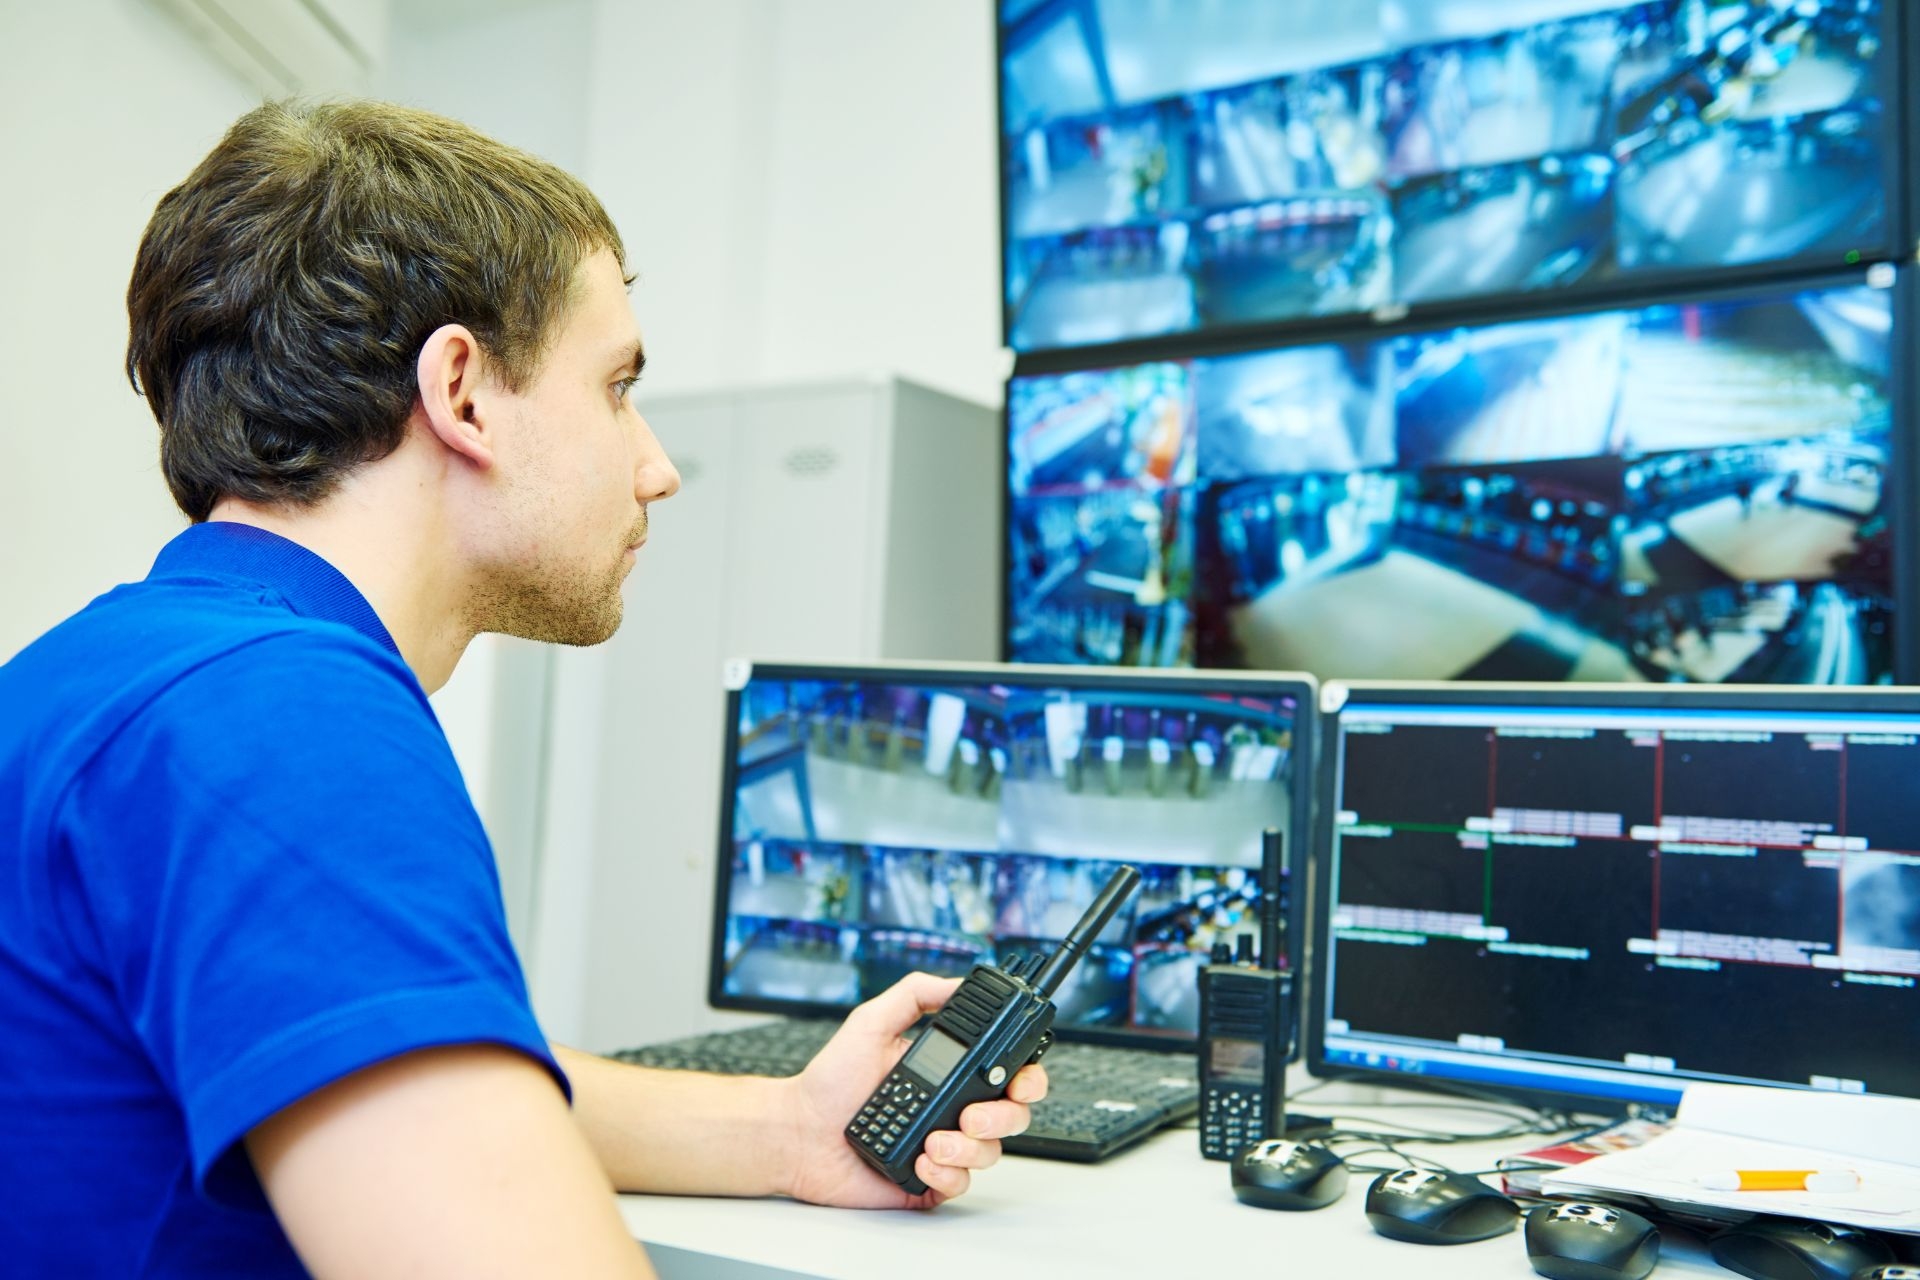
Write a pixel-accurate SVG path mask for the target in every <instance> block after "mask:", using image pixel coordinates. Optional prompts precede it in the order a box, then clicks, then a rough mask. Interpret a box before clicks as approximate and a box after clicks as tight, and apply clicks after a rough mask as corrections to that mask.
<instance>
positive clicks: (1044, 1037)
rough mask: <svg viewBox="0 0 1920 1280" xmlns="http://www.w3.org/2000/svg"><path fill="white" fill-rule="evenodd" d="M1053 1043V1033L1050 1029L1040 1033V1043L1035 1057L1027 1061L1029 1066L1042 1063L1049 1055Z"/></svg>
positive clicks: (1035, 1048)
mask: <svg viewBox="0 0 1920 1280" xmlns="http://www.w3.org/2000/svg"><path fill="white" fill-rule="evenodd" d="M1052 1043H1053V1031H1052V1029H1051V1028H1049V1029H1048V1030H1046V1031H1043V1032H1041V1033H1040V1043H1039V1044H1038V1045H1036V1046H1035V1047H1034V1050H1033V1056H1032V1057H1031V1058H1028V1059H1027V1062H1028V1063H1029V1064H1032V1063H1035V1062H1038V1061H1040V1059H1042V1058H1044V1057H1045V1056H1046V1054H1047V1047H1048V1046H1049V1045H1051V1044H1052Z"/></svg>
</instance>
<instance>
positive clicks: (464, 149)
mask: <svg viewBox="0 0 1920 1280" xmlns="http://www.w3.org/2000/svg"><path fill="white" fill-rule="evenodd" d="M601 249H610V250H612V252H613V253H614V255H615V256H616V257H621V258H623V259H624V250H623V248H622V246H621V243H620V233H619V232H618V231H616V230H615V229H614V226H613V222H612V220H611V219H609V218H608V217H607V213H606V210H605V209H603V208H601V206H600V202H599V201H598V200H596V199H595V198H594V197H593V193H592V192H590V191H588V190H587V189H586V187H585V186H584V185H582V184H581V183H580V182H579V181H578V180H577V179H575V178H574V177H572V176H571V175H569V174H567V173H565V172H563V171H561V170H560V169H558V168H555V167H554V166H553V165H551V164H548V163H547V162H546V161H544V160H541V159H538V158H537V157H535V156H531V155H529V154H527V153H526V152H524V151H519V150H516V149H515V148H513V147H509V146H505V145H503V144H502V143H498V142H495V141H493V140H492V139H491V138H488V137H485V136H484V135H482V134H480V133H478V132H476V131H474V130H473V129H470V128H468V127H467V126H465V125H463V124H460V123H458V122H456V121H453V120H448V119H446V118H444V117H442V116H436V115H433V114H430V113H428V112H425V111H416V110H413V109H411V108H407V107H400V106H395V105H392V104H390V103H384V102H330V103H284V102H283V103H269V104H267V105H265V106H262V107H259V108H257V109H255V110H253V111H250V112H248V113H247V114H246V115H244V116H242V117H241V118H240V120H239V121H238V122H237V123H236V124H235V125H234V126H233V127H232V128H231V129H229V130H228V131H227V135H226V136H225V137H224V138H222V139H221V140H220V143H219V145H218V146H216V147H215V148H214V149H213V151H212V152H211V153H210V154H209V155H208V156H207V158H206V159H204V160H202V161H201V162H200V164H199V167H197V168H196V169H194V171H193V172H192V173H191V174H189V175H188V177H187V180H186V181H185V182H183V183H181V184H180V185H179V186H178V187H175V188H174V189H173V190H172V191H169V192H168V193H167V194H166V195H165V196H164V197H163V198H162V199H161V201H160V204H159V207H158V208H157V209H155V210H154V214H153V219H152V221H150V222H149V223H148V224H147V230H146V234H145V235H144V236H143V237H142V238H141V241H140V252H139V254H138V255H137V257H136V258H135V260H134V268H133V280H132V282H131V283H130V284H129V285H128V287H127V315H128V320H129V321H130V334H129V337H128V341H127V376H128V378H129V379H130V380H131V381H132V382H133V385H134V388H135V390H137V391H139V392H141V393H142V394H144V395H145V396H146V397H147V402H148V404H149V406H150V407H151V408H152V409H153V416H154V417H155V418H156V419H158V420H159V423H160V465H161V470H162V471H163V472H164V473H165V475H166V478H167V486H168V488H170V489H171V490H172V491H173V497H174V501H175V502H177V503H179V504H180V509H181V510H182V511H185V512H186V513H187V516H188V518H189V519H191V520H194V521H196V522H197V521H201V520H205V519H206V518H207V515H208V513H209V512H211V511H212V510H213V507H214V504H215V503H216V502H218V501H219V500H220V499H221V498H224V497H237V498H244V499H247V500H248V501H252V502H260V503H268V504H279V503H292V504H295V505H310V504H312V503H314V502H317V501H319V500H321V499H322V498H324V497H326V496H327V494H328V493H329V492H331V491H332V489H333V488H334V486H335V485H336V484H337V483H338V482H339V480H340V478H341V477H342V476H344V475H345V474H346V473H347V472H349V471H351V470H352V469H353V468H354V467H357V466H359V465H361V464H362V463H366V462H372V461H375V460H377V459H380V458H384V457H386V456H387V455H388V454H390V453H392V452H393V451H394V450H395V449H397V448H399V446H400V442H401V440H402V438H403V435H404V428H405V423H406V418H407V415H408V414H409V413H410V412H411V411H412V408H413V404H414V402H415V400H416V398H417V389H416V372H415V369H416V362H417V360H418V357H419V354H420V347H421V345H422V344H423V343H424V342H425V341H426V339H427V337H428V336H429V335H430V334H431V333H432V332H433V331H434V330H435V329H437V328H439V327H440V326H441V325H444V324H452V323H457V324H463V325H465V326H467V327H468V328H469V329H471V330H472V331H473V333H474V336H475V337H476V338H477V339H478V340H479V342H480V344H481V346H482V348H484V349H485V350H486V351H487V352H488V354H489V355H491V356H492V357H493V358H494V359H495V361H497V363H498V366H499V370H500V374H501V377H502V379H503V381H505V382H506V383H507V384H508V385H509V386H510V387H513V388H515V389H518V388H519V387H521V386H522V385H524V383H525V382H526V381H527V380H529V379H531V377H532V376H533V375H534V374H535V373H536V372H537V371H538V368H539V363H540V359H541V357H542V355H543V354H544V352H545V349H546V344H547V340H548V339H549V338H550V337H551V335H552V331H553V328H554V324H555V321H556V320H557V319H559V317H560V316H561V315H562V313H563V312H564V311H565V309H566V306H567V303H568V301H569V300H570V298H571V296H572V288H573V282H574V273H575V271H576V270H577V269H578V267H579V265H580V263H581V261H582V260H583V259H585V258H586V257H588V256H590V255H591V254H593V253H595V252H597V251H599V250H601Z"/></svg>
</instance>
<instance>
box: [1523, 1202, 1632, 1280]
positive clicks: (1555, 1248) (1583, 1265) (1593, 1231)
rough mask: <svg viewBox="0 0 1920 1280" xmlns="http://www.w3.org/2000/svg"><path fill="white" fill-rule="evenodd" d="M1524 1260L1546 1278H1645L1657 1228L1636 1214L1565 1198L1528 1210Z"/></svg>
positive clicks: (1590, 1279) (1608, 1206)
mask: <svg viewBox="0 0 1920 1280" xmlns="http://www.w3.org/2000/svg"><path fill="white" fill-rule="evenodd" d="M1525 1235H1526V1241H1527V1261H1528V1262H1531V1263H1532V1264H1533V1269H1534V1270H1535V1271H1537V1272H1539V1273H1540V1274H1541V1275H1543V1276H1546V1277H1548V1280H1643V1277H1645V1276H1646V1274H1647V1273H1648V1272H1649V1271H1652V1270H1653V1264H1654V1263H1656V1262H1658V1261H1659V1260H1660V1230H1659V1228H1657V1227H1655V1226H1654V1225H1653V1224H1652V1223H1651V1222H1648V1221H1647V1220H1646V1219H1645V1218H1643V1217H1641V1216H1640V1215H1639V1214H1637V1213H1632V1212H1629V1211H1628V1210H1626V1209H1616V1208H1614V1207H1613V1206H1612V1205H1607V1204H1595V1203H1593V1202H1592V1201H1591V1200H1569V1201H1566V1202H1565V1203H1564V1204H1543V1205H1541V1206H1540V1207H1539V1208H1537V1209H1534V1210H1531V1211H1530V1212H1529V1213H1528V1214H1527V1225H1526V1232H1525Z"/></svg>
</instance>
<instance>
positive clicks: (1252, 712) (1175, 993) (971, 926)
mask: <svg viewBox="0 0 1920 1280" xmlns="http://www.w3.org/2000/svg"><path fill="white" fill-rule="evenodd" d="M1313 688H1314V686H1313V684H1312V681H1311V680H1310V679H1308V678H1305V677H1294V676H1290V675H1287V674H1285V673H1263V674H1261V675H1259V676H1253V675H1244V676H1236V675H1226V674H1214V673H1209V674H1206V675H1202V674H1199V673H1191V672H1186V673H1172V672H1163V673H1152V674H1147V673H1142V675H1140V676H1137V677H1136V676H1124V677H1121V676H1114V675H1112V674H1110V673H1109V674H1102V673H1094V672H1088V671H1085V670H1049V669H1045V668H1031V667H1030V668H1013V667H1002V666H993V665H982V666H972V667H960V666H954V667H943V668H895V667H884V666H882V667H820V666H767V665H756V666H755V667H753V668H752V671H751V678H750V679H747V680H745V681H744V683H743V684H742V686H741V687H740V688H739V689H738V690H737V692H736V693H735V694H734V695H733V697H732V701H731V709H730V713H729V714H730V716H731V717H732V724H731V727H730V730H729V744H728V757H729V778H728V784H727V788H726V792H725V799H724V803H723V810H722V824H723V825H722V835H723V857H722V859H721V864H720V887H719V894H718V902H719V906H720V910H721V913H722V914H721V918H720V920H719V922H718V927H717V928H716V930H715V955H714V970H713V977H712V984H711V985H712V998H713V1002H714V1003H715V1004H716V1005H719V1006H721V1007H735V1008H751V1009H760V1010H772V1011H789V1012H810V1013H817V1012H824V1011H839V1010H844V1009H846V1008H849V1007H851V1006H852V1005H854V1004H856V1003H858V1002H860V1001H862V1000H865V999H867V998H868V997H869V996H873V995H876V994H878V993H879V992H881V991H883V990H885V989H886V988H887V987H888V986H890V985H892V984H893V983H894V982H895V981H897V980H898V979H899V978H901V977H902V976H903V975H905V974H906V973H908V972H910V971H912V970H924V971H928V972H932V973H939V974H951V975H964V974H965V973H967V972H968V971H969V970H970V969H971V968H972V967H973V966H974V965H975V964H978V963H1006V962H1008V961H1011V960H1012V959H1013V958H1014V957H1016V956H1032V955H1035V954H1049V955H1050V954H1052V952H1053V951H1055V950H1056V949H1057V948H1058V947H1059V945H1060V942H1061V940H1062V938H1064V937H1065V935H1066V932H1067V930H1069V929H1070V928H1071V927H1072V926H1073V924H1074V922H1075V921H1077V920H1078V919H1079V918H1080V917H1081V915H1082V914H1083V913H1084V912H1085V911H1086V909H1087V907H1088V905H1089V904H1090V903H1092V901H1093V899H1094V897H1095V896H1096V895H1097V894H1098V893H1099V891H1100V889H1101V888H1102V886H1104V885H1105V884H1106V882H1107V880H1108V879H1109V878H1110V877H1111V876H1112V874H1113V872H1114V870H1115V869H1116V868H1117V867H1118V866H1119V865H1121V864H1122V863H1125V864H1129V865H1132V866H1133V867H1135V868H1136V869H1137V870H1138V871H1139V872H1140V875H1141V885H1140V888H1139V890H1138V891H1137V892H1136V893H1135V894H1134V895H1133V897H1132V898H1131V899H1130V900H1129V901H1128V902H1127V903H1126V905H1125V906H1123V907H1122V908H1121V909H1120V911H1119V913H1118V914H1117V915H1116V916H1114V918H1113V920H1112V921H1111V922H1110V923H1109V924H1108V925H1107V927H1106V928H1105V929H1103V930H1102V931H1101V933H1100V935H1099V937H1098V938H1097V939H1096V940H1095V942H1094V944H1093V946H1092V948H1091V949H1090V950H1089V952H1088V953H1087V955H1086V956H1085V957H1084V958H1083V959H1082V960H1081V961H1080V962H1079V964H1078V965H1077V966H1076V967H1075V968H1074V969H1073V971H1072V972H1071V973H1070V974H1069V976H1068V978H1067V980H1066V983H1065V985H1064V986H1063V987H1062V988H1061V989H1060V991H1059V993H1058V994H1057V995H1056V996H1055V1001H1056V1003H1057V1005H1058V1007H1059V1018H1060V1025H1061V1027H1062V1028H1063V1029H1065V1030H1067V1031H1070V1032H1076V1033H1078V1032H1085V1033H1087V1034H1086V1035H1085V1036H1083V1037H1081V1038H1093V1039H1114V1040H1133V1041H1138V1042H1141V1043H1163V1042H1177V1041H1181V1040H1189V1041H1190V1040H1191V1039H1192V1037H1193V1036H1194V1034H1195V1032H1196V1029H1197V1024H1198V1014H1199V1011H1198V995H1197V987H1196V983H1197V977H1198V971H1199V967H1200V966H1201V965H1202V964H1204V963H1206V961H1207V957H1208V955H1209V953H1210V951H1211V949H1212V947H1213V945H1214V943H1216V942H1227V943H1229V944H1236V943H1237V941H1238V936H1239V935H1240V934H1242V933H1245V934H1249V935H1252V936H1256V937H1257V936H1258V935H1259V932H1260V928H1259V926H1260V919H1261V916H1260V911H1261V890H1262V879H1263V873H1262V867H1261V859H1262V833H1263V832H1265V831H1266V830H1268V829H1269V828H1273V829H1277V830H1279V831H1281V832H1283V833H1284V834H1285V836H1286V839H1285V840H1284V841H1283V845H1284V847H1286V848H1290V849H1298V848H1304V842H1305V841H1306V839H1307V838H1308V831H1309V828H1308V825H1307V823H1308V817H1307V814H1308V804H1307V799H1306V792H1305V788H1307V787H1308V786H1310V785H1311V784H1310V782H1309V775H1310V772H1311V770H1310V766H1309V764H1308V760H1307V756H1308V754H1309V753H1310V751H1311V743H1312V737H1313V734H1312V726H1311V718H1312V715H1313ZM1298 905H1299V904H1295V906H1296V908H1297V906H1298Z"/></svg>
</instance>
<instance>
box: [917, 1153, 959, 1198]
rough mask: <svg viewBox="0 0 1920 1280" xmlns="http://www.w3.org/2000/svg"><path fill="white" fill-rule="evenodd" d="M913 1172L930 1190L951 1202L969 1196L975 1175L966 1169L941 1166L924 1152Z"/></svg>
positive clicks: (947, 1165) (948, 1165)
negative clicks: (968, 1192) (969, 1189)
mask: <svg viewBox="0 0 1920 1280" xmlns="http://www.w3.org/2000/svg"><path fill="white" fill-rule="evenodd" d="M913 1171H914V1172H915V1173H917V1174H919V1175H920V1181H922V1182H924V1183H926V1184H927V1189H928V1190H930V1191H937V1192H939V1193H940V1194H941V1195H942V1196H945V1197H946V1198H947V1199H949V1200H951V1199H953V1198H954V1197H955V1196H963V1195H965V1194H967V1188H968V1187H969V1186H971V1185H973V1175H972V1174H970V1173H968V1172H967V1171H966V1170H965V1169H962V1168H959V1167H957V1166H955V1165H950V1164H941V1163H940V1162H939V1161H937V1160H935V1159H934V1158H933V1157H931V1156H929V1155H928V1154H927V1153H926V1152H924V1151H922V1152H921V1153H920V1155H919V1157H918V1158H917V1159H916V1160H914V1162H913Z"/></svg>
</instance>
